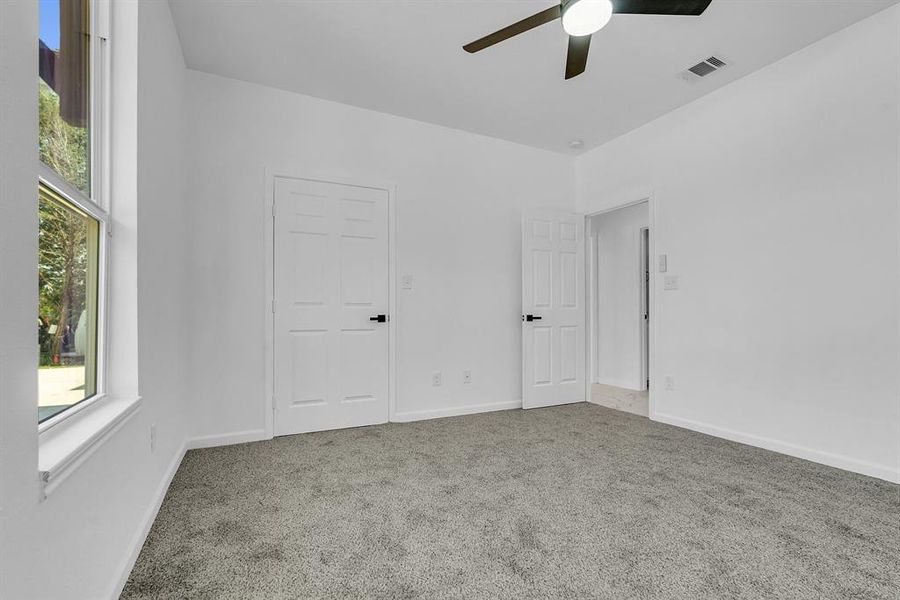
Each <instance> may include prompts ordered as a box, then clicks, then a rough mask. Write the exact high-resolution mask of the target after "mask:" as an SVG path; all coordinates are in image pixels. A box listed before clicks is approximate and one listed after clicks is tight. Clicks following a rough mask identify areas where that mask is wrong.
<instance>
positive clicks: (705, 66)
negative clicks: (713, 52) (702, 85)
mask: <svg viewBox="0 0 900 600" xmlns="http://www.w3.org/2000/svg"><path fill="white" fill-rule="evenodd" d="M727 66H728V63H727V62H726V61H725V60H723V59H721V58H718V57H716V56H710V57H709V58H707V59H706V60H701V61H700V62H698V63H697V64H696V65H694V66H693V67H690V68H688V69H686V70H684V71H682V72H681V74H680V76H681V78H682V79H684V80H685V81H690V82H694V81H697V80H698V79H703V78H704V77H708V76H709V75H712V74H713V73H715V72H716V71H718V70H720V69H723V68H725V67H727Z"/></svg>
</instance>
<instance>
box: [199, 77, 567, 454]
mask: <svg viewBox="0 0 900 600" xmlns="http://www.w3.org/2000/svg"><path fill="white" fill-rule="evenodd" d="M188 73H189V75H188V90H189V93H188V100H189V102H188V103H189V110H190V118H189V121H190V124H191V129H190V131H191V136H190V137H191V140H192V147H191V149H190V156H191V158H192V160H191V167H192V169H191V174H190V176H189V186H190V187H189V197H190V199H191V200H190V206H191V213H190V221H189V223H190V230H191V239H192V246H191V251H190V257H191V266H192V274H191V280H192V282H193V291H192V296H193V300H194V302H193V305H192V316H191V325H190V328H191V329H190V331H191V336H192V339H193V340H194V341H193V343H192V346H191V351H192V360H191V362H190V371H191V379H190V380H191V388H190V390H191V410H192V422H193V427H194V430H193V433H194V435H195V436H199V437H206V436H211V437H212V438H214V439H206V440H205V441H201V443H212V442H214V441H217V440H219V441H220V440H221V437H220V436H225V435H230V434H239V433H240V434H242V435H243V436H245V437H246V436H249V437H253V436H261V435H262V430H263V427H264V423H265V412H264V411H265V395H264V383H265V379H264V377H265V375H264V365H263V349H264V345H265V337H264V324H265V321H264V319H265V315H266V308H267V307H266V305H265V289H264V277H265V255H264V251H265V248H264V245H263V242H262V240H263V232H264V222H265V218H266V216H265V215H264V203H263V201H264V192H265V183H266V180H265V169H266V168H267V167H269V168H277V169H280V170H281V171H282V172H284V171H288V172H291V173H296V174H297V175H314V176H315V175H322V174H324V175H326V176H328V175H334V174H337V175H343V176H346V177H350V178H352V179H355V180H363V181H367V180H371V181H373V182H382V181H389V182H394V183H396V184H397V185H398V186H399V194H398V198H397V205H398V212H399V227H398V266H399V271H400V273H403V274H409V275H412V276H413V278H414V281H415V283H414V288H413V289H412V290H403V291H401V293H400V295H399V300H398V301H399V316H398V320H397V324H398V332H399V348H400V360H399V364H400V374H399V385H398V388H399V389H398V391H399V394H398V396H399V398H398V411H399V412H401V413H404V418H414V417H416V416H434V415H441V414H445V413H447V412H450V411H457V410H466V409H474V408H490V407H491V406H484V405H495V404H497V403H500V404H497V406H495V407H500V406H506V407H508V406H512V405H514V404H513V403H514V402H515V401H517V400H519V399H521V381H520V379H521V376H520V372H521V346H520V339H521V323H520V314H521V263H520V255H521V239H520V228H521V225H520V210H521V207H523V206H537V205H542V206H548V207H566V208H571V207H572V206H573V205H574V177H573V170H572V169H573V164H572V159H571V158H570V157H566V156H563V155H559V154H554V153H550V152H545V151H541V150H535V149H532V148H528V147H524V146H519V145H516V144H512V143H508V142H503V141H499V140H495V139H491V138H486V137H481V136H477V135H473V134H469V133H464V132H460V131H456V130H452V129H447V128H443V127H439V126H435V125H428V124H424V123H420V122H417V121H412V120H408V119H402V118H398V117H393V116H388V115H384V114H380V113H375V112H371V111H367V110H362V109H358V108H352V107H348V106H346V105H341V104H337V103H333V102H327V101H322V100H317V99H314V98H310V97H306V96H302V95H298V94H293V93H288V92H284V91H280V90H276V89H272V88H266V87H262V86H259V85H254V84H249V83H244V82H239V81H235V80H229V79H225V78H221V77H217V76H212V75H208V74H204V73H200V72H195V71H189V72H188ZM464 369H471V370H472V375H473V383H471V384H468V385H466V386H463V383H462V371H463V370H464ZM435 370H441V371H443V374H444V376H443V382H444V384H443V386H441V387H437V388H436V387H432V385H431V373H432V371H435ZM411 413H414V414H411ZM240 438H241V435H239V436H238V437H237V438H230V439H240Z"/></svg>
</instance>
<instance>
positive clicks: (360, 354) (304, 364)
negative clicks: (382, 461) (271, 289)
mask: <svg viewBox="0 0 900 600" xmlns="http://www.w3.org/2000/svg"><path fill="white" fill-rule="evenodd" d="M388 264H389V254H388V192H387V191H385V190H382V189H374V188H367V187H357V186H350V185H343V184H337V183H329V182H323V181H313V180H305V179H286V178H277V179H276V180H275V307H274V309H275V434H276V435H287V434H293V433H302V432H308V431H320V430H325V429H339V428H343V427H357V426H362V425H372V424H375V423H384V422H387V420H388V411H389V408H388V406H389V405H388V368H389V360H388V352H389V333H388V324H387V322H379V321H378V320H377V316H378V315H387V314H388V305H389V282H388V277H389V275H388ZM373 317H374V318H376V320H372V318H373Z"/></svg>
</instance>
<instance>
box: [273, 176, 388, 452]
mask: <svg viewBox="0 0 900 600" xmlns="http://www.w3.org/2000/svg"><path fill="white" fill-rule="evenodd" d="M265 178H266V191H265V194H264V198H263V199H264V203H263V209H264V210H263V219H264V220H265V236H264V248H265V252H264V254H265V260H266V264H265V274H266V277H265V295H266V302H265V305H264V307H263V308H264V310H265V324H266V347H265V368H266V377H265V381H266V383H265V390H264V393H265V399H266V401H265V424H266V425H265V435H266V438H265V439H272V438H273V437H274V432H275V312H274V310H273V308H274V303H275V214H274V211H273V207H274V206H275V180H276V179H304V180H307V181H319V182H323V183H335V184H339V185H351V186H355V187H364V188H371V189H376V190H384V191H386V192H387V194H388V298H389V302H388V310H389V311H390V320H389V321H388V421H389V422H393V421H395V420H396V419H395V416H396V413H397V366H398V364H399V360H398V358H399V347H398V339H397V319H398V318H399V315H398V312H397V291H398V288H397V279H398V278H397V222H398V218H397V217H398V215H397V189H398V186H397V185H396V184H395V183H391V182H384V181H379V180H377V179H359V178H356V177H347V176H345V175H334V174H322V173H316V174H309V173H306V174H298V172H297V171H296V170H295V169H291V168H284V169H273V168H266V171H265Z"/></svg>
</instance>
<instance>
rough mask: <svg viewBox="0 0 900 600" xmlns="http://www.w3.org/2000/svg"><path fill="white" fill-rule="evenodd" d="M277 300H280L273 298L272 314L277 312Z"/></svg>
mask: <svg viewBox="0 0 900 600" xmlns="http://www.w3.org/2000/svg"><path fill="white" fill-rule="evenodd" d="M277 302H278V301H277V300H272V314H273V315H274V314H275V307H276V303H277Z"/></svg>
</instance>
